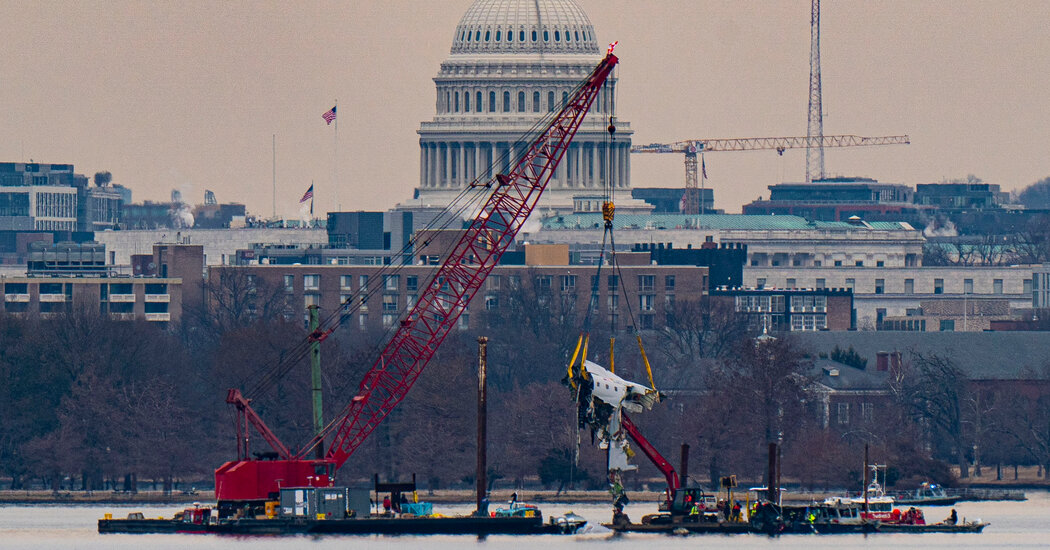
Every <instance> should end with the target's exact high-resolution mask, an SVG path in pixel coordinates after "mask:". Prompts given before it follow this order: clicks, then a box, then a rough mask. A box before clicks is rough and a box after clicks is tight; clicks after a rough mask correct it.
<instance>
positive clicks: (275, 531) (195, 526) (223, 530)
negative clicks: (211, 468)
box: [98, 488, 587, 536]
mask: <svg viewBox="0 0 1050 550" xmlns="http://www.w3.org/2000/svg"><path fill="white" fill-rule="evenodd" d="M307 489H309V488H303V489H299V490H300V491H303V492H306V490H307ZM313 489H316V488H313ZM328 489H331V488H325V490H328ZM365 502H366V506H367V500H366V501H365ZM274 504H277V502H274ZM297 504H298V506H294V507H285V506H273V507H271V509H270V512H271V514H272V515H271V514H267V515H260V516H256V517H231V518H221V519H220V517H219V515H218V513H217V510H216V509H214V508H211V507H201V506H200V505H199V504H194V506H193V507H192V508H187V509H186V510H184V511H182V512H178V513H176V514H175V515H174V517H171V518H146V517H144V516H143V514H142V513H141V512H132V513H130V514H128V517H127V518H126V519H117V518H113V515H112V514H106V515H105V517H103V518H102V519H100V520H98V532H99V533H212V534H225V535H300V534H360V535H477V536H483V535H547V534H554V535H557V534H573V533H577V532H579V531H580V530H581V529H583V528H584V527H585V526H586V524H587V520H586V519H584V518H583V517H581V516H579V515H577V514H573V513H572V512H569V513H567V514H565V515H563V516H551V517H549V518H548V521H547V522H544V520H543V513H542V512H541V511H540V509H539V508H537V507H536V506H534V505H531V504H524V503H517V502H515V503H511V505H510V506H508V507H507V508H501V509H498V510H496V511H494V512H492V513H491V514H489V515H470V516H442V515H440V514H433V515H427V516H420V515H415V514H413V513H403V514H401V515H396V514H390V513H382V514H378V515H369V514H361V515H356V514H355V513H354V512H353V511H352V510H351V509H347V508H344V512H343V513H337V514H332V513H331V512H332V510H328V511H327V512H324V511H319V510H320V508H315V507H317V506H319V505H318V504H317V500H316V499H314V500H311V499H305V500H304V501H303V502H301V503H297ZM341 506H345V503H344V504H342V505H341ZM403 506H404V505H403ZM501 510H502V511H501Z"/></svg>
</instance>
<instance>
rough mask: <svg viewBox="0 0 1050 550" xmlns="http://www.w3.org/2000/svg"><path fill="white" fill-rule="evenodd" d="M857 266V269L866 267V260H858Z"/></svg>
mask: <svg viewBox="0 0 1050 550" xmlns="http://www.w3.org/2000/svg"><path fill="white" fill-rule="evenodd" d="M856 266H857V267H864V260H857V263H856Z"/></svg>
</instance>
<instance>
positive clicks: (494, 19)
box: [452, 0, 601, 54]
mask: <svg viewBox="0 0 1050 550" xmlns="http://www.w3.org/2000/svg"><path fill="white" fill-rule="evenodd" d="M537 52H543V53H575V54H581V53H582V54H600V53H601V50H600V49H599V48H598V42H597V41H596V40H595V38H594V27H593V26H592V25H591V22H590V20H589V19H587V14H585V13H583V10H582V9H580V7H579V6H578V5H576V2H575V1H574V0H476V1H475V2H474V4H473V5H471V6H470V8H468V9H467V13H465V14H463V18H462V19H460V21H459V25H458V26H457V27H456V34H455V37H454V38H453V40H452V53H453V54H465V53H498V54H508V53H537Z"/></svg>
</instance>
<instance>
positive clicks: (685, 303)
mask: <svg viewBox="0 0 1050 550" xmlns="http://www.w3.org/2000/svg"><path fill="white" fill-rule="evenodd" d="M746 334H747V318H746V317H745V316H743V315H737V313H736V312H735V311H734V309H733V304H732V303H731V302H728V301H721V300H712V299H710V298H707V299H700V300H676V301H675V302H674V303H673V304H672V305H669V306H668V310H667V323H666V324H665V326H664V327H663V328H661V329H660V330H659V331H658V332H657V341H658V343H659V346H658V347H657V349H659V350H660V351H661V353H662V354H663V355H664V356H665V357H666V359H667V360H668V362H669V364H682V363H684V364H689V363H691V362H694V361H695V360H696V359H699V358H719V357H725V356H727V355H729V353H730V352H731V351H733V345H734V344H735V343H736V342H737V341H739V340H740V338H742V337H744V336H745V335H746Z"/></svg>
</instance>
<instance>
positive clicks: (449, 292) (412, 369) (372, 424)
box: [215, 47, 618, 515]
mask: <svg viewBox="0 0 1050 550" xmlns="http://www.w3.org/2000/svg"><path fill="white" fill-rule="evenodd" d="M617 61H618V60H617V58H616V56H614V55H613V53H612V47H610V48H609V52H608V54H607V55H606V56H605V58H604V59H603V60H602V61H601V62H600V63H599V64H598V66H597V67H596V68H595V69H594V71H593V72H592V73H591V74H590V75H589V76H588V77H587V79H586V80H585V81H584V82H583V83H582V84H581V85H580V86H579V87H578V88H577V89H576V91H575V92H573V93H572V94H570V96H569V98H568V99H567V100H566V101H565V106H564V107H563V108H562V109H561V111H560V112H558V114H556V115H554V116H553V117H552V118H551V119H550V122H549V123H548V124H547V125H546V126H544V127H542V130H541V131H540V132H539V133H538V135H537V136H536V137H535V138H534V139H533V140H532V141H531V146H530V147H529V148H528V150H527V151H525V152H524V154H523V155H522V156H521V157H520V159H518V160H517V161H516V163H514V164H513V165H512V166H511V169H510V170H509V171H508V172H507V173H506V174H498V175H496V176H495V177H494V178H492V179H491V180H489V181H488V182H484V183H482V184H480V185H477V186H475V187H476V189H478V190H479V191H485V192H489V193H490V194H489V195H488V198H487V200H486V202H485V203H484V206H482V207H481V209H480V211H479V213H478V214H477V215H476V216H475V217H474V219H473V222H472V223H471V224H470V226H469V227H468V228H467V229H466V230H465V231H464V233H463V235H462V237H461V238H460V239H459V241H458V242H457V243H456V245H455V246H454V247H453V248H452V249H451V251H450V252H449V253H448V254H447V255H446V257H445V260H444V262H443V263H442V264H441V265H440V267H439V268H438V269H437V271H436V272H435V273H434V275H433V277H432V278H431V280H430V281H429V283H428V284H427V286H426V287H425V289H423V291H422V293H421V294H420V296H419V299H418V301H417V302H416V304H415V306H414V307H413V308H412V309H411V310H410V311H409V312H408V314H407V315H406V316H405V317H404V318H403V319H402V320H401V322H400V325H399V326H398V328H397V330H396V331H395V332H394V334H393V336H392V337H391V339H390V341H389V342H388V343H387V345H386V347H385V348H384V349H383V350H382V352H380V354H379V357H378V358H377V359H376V361H375V363H374V364H373V366H372V368H371V370H369V371H368V373H366V374H365V376H364V379H363V380H362V381H361V383H360V386H359V388H358V391H357V394H356V395H355V396H354V397H353V399H352V400H351V401H350V404H349V405H347V406H346V407H345V408H344V409H343V410H342V412H341V413H340V414H338V415H337V416H336V417H335V419H334V420H333V421H332V422H330V423H329V424H328V425H327V426H326V427H325V429H324V430H323V431H322V432H321V433H320V434H317V435H316V436H315V437H314V438H313V439H312V440H311V441H310V442H308V443H307V444H306V445H304V446H303V447H302V448H301V449H299V450H298V451H296V452H292V451H291V450H290V449H289V448H288V447H287V446H285V445H284V444H283V443H281V441H280V440H279V439H278V438H277V436H276V435H275V434H274V433H273V432H272V431H271V430H270V429H269V428H268V427H267V426H266V424H265V422H263V420H262V419H261V418H260V417H259V415H258V414H257V413H256V412H255V411H254V410H252V407H251V404H250V402H249V400H248V399H247V398H245V397H244V395H242V394H241V392H240V391H239V390H236V389H231V390H229V393H228V395H227V398H226V401H227V403H230V404H232V405H234V406H235V407H236V409H237V411H238V414H237V431H238V457H237V460H235V461H231V462H227V463H226V464H223V465H222V466H221V467H220V468H219V469H217V470H216V471H215V494H216V498H217V500H218V501H219V509H220V515H223V514H224V513H230V511H231V510H233V509H249V510H250V509H252V508H255V507H261V506H262V505H263V503H264V502H265V501H266V499H267V498H269V497H270V496H271V495H272V494H274V493H277V492H279V490H280V487H282V486H284V487H295V486H300V487H302V486H319V487H324V486H329V485H331V484H332V479H333V477H334V474H335V470H336V469H338V468H339V467H340V466H342V465H343V463H345V462H346V460H347V459H348V458H349V457H350V455H351V454H353V452H354V451H355V450H356V449H357V448H358V447H360V446H361V444H362V443H363V442H364V441H365V438H366V437H368V435H369V434H370V433H371V432H372V431H373V430H374V429H375V428H376V427H377V426H378V425H379V424H380V423H381V422H382V421H383V419H384V418H385V417H386V416H387V415H388V414H389V413H390V412H391V410H392V409H393V408H394V407H395V406H396V405H397V404H398V403H400V402H401V400H402V399H404V397H405V396H406V394H407V393H408V391H409V389H410V388H411V387H412V385H413V383H414V382H415V381H416V379H417V378H418V377H419V375H420V373H421V372H422V370H423V368H424V367H426V365H427V363H428V362H429V361H430V359H431V358H432V357H433V356H434V354H435V352H436V351H437V349H438V347H439V346H440V345H441V343H442V341H443V340H444V339H445V337H446V336H447V335H448V333H449V332H450V331H451V329H452V328H453V327H454V326H455V325H456V322H457V320H458V319H459V316H460V315H461V314H462V313H463V311H464V310H465V309H466V307H467V305H468V304H469V303H470V300H471V299H472V298H473V297H474V295H475V294H476V293H477V291H478V290H479V289H480V288H481V284H482V283H483V282H484V280H485V278H486V277H487V276H488V275H489V273H490V272H491V271H492V269H493V268H494V267H495V266H496V264H497V263H498V262H499V259H500V257H501V256H502V255H503V253H504V252H505V251H506V250H507V249H508V248H509V247H510V245H511V244H512V243H513V242H514V236H515V235H516V234H517V233H518V231H519V230H520V229H521V227H522V225H523V224H524V223H525V220H526V219H528V217H529V214H530V213H532V211H533V209H534V208H535V206H536V204H537V201H538V200H539V198H540V195H541V193H543V190H544V189H545V188H546V186H547V182H548V181H549V180H550V178H551V175H552V174H553V173H554V171H555V169H556V168H557V166H558V163H559V162H560V161H561V159H562V157H563V156H564V154H565V151H566V150H567V149H568V147H569V143H570V142H571V141H572V139H573V136H575V134H576V132H577V130H578V129H579V127H580V124H581V123H582V121H583V118H584V116H585V115H586V114H587V111H588V110H589V108H590V106H591V104H592V103H593V102H594V100H595V98H596V97H597V95H598V92H599V90H600V89H601V87H602V85H603V84H604V83H605V81H606V79H607V78H608V77H609V74H610V73H611V72H612V70H613V67H615V66H616V63H617ZM336 326H338V323H337V322H336V323H335V324H333V326H332V327H331V328H329V329H326V328H325V327H323V326H322V327H321V328H320V329H318V330H315V331H314V332H313V333H312V334H311V339H314V340H323V339H324V338H325V337H327V335H328V334H330V333H331V331H332V330H334V329H335V327H336ZM249 424H250V425H251V426H252V427H254V428H255V430H256V431H257V432H259V433H260V434H261V435H262V437H263V439H265V440H266V442H267V443H268V444H269V445H270V447H271V448H272V449H273V451H274V453H270V455H271V456H270V458H273V460H260V459H252V458H250V457H249V455H248V434H249V427H248V426H249ZM326 438H330V439H329V441H330V444H329V446H328V449H327V452H326V453H325V454H324V458H321V459H316V458H313V459H312V458H308V457H309V456H310V454H311V451H312V450H313V449H314V448H315V447H316V446H318V445H321V444H323V443H324V441H325V440H326Z"/></svg>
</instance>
